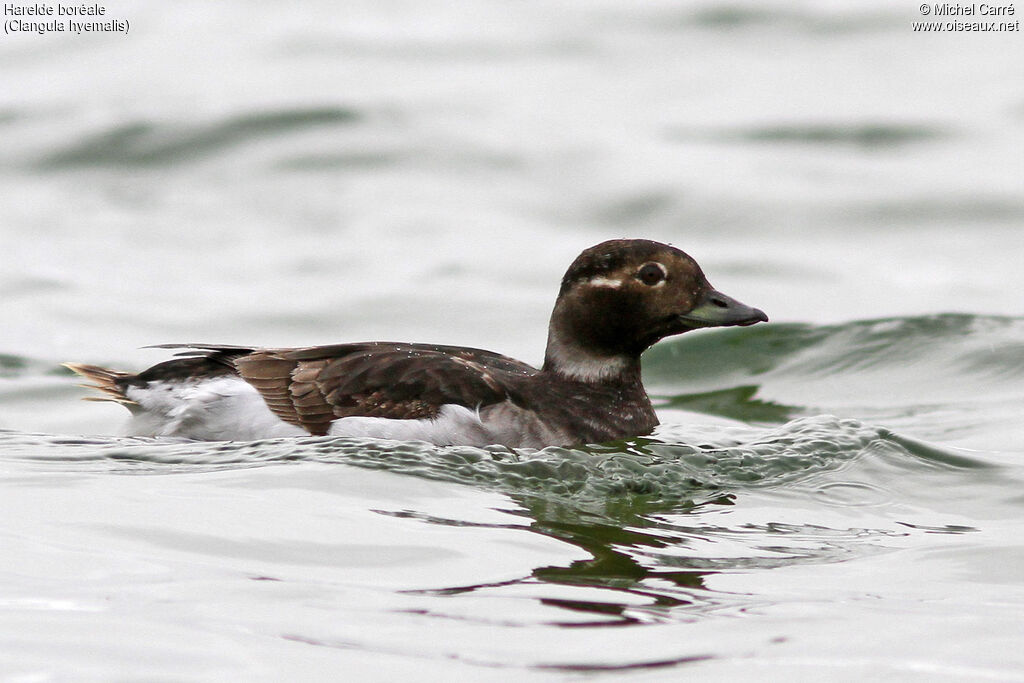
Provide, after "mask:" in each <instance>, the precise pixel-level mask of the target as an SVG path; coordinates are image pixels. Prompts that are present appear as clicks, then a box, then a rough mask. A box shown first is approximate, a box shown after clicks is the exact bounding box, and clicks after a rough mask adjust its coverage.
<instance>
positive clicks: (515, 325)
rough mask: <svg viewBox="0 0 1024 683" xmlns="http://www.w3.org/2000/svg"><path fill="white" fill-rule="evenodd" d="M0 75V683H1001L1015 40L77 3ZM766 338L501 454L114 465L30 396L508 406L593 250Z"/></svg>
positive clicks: (90, 434) (308, 454) (1011, 668)
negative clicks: (78, 682) (735, 301)
mask: <svg viewBox="0 0 1024 683" xmlns="http://www.w3.org/2000/svg"><path fill="white" fill-rule="evenodd" d="M107 8H108V14H109V15H111V16H119V17H126V18H128V19H130V21H131V25H132V28H131V30H130V32H129V34H128V35H127V36H123V35H116V34H106V35H104V34H98V35H83V36H37V35H36V36H33V35H21V36H4V37H3V39H2V40H0V65H2V70H0V84H2V86H3V87H0V142H2V145H0V148H2V149H3V152H2V153H0V175H2V183H3V188H4V190H3V192H2V193H0V215H2V216H3V221H2V223H0V238H2V250H0V314H2V319H3V321H4V324H3V326H2V328H0V429H2V430H3V431H0V473H2V474H0V491H2V495H0V519H2V520H3V523H2V524H0V548H2V552H0V576H2V580H0V586H2V587H3V590H2V592H0V677H3V678H5V679H10V680H25V681H36V680H68V679H86V680H124V679H146V680H152V679H168V680H238V679H245V680H266V681H270V680H281V679H292V680H334V679H336V678H337V676H338V675H339V672H344V675H345V676H346V677H352V678H356V677H358V678H361V679H369V680H395V679H397V678H400V677H410V678H412V677H415V678H416V679H418V680H419V679H425V680H442V679H443V680H450V679H452V678H464V679H466V680H508V679H509V678H511V677H529V678H532V679H540V680H547V679H550V680H574V679H577V678H581V677H586V678H614V679H616V680H617V679H619V678H623V677H627V676H628V677H629V678H630V679H636V680H678V679H679V678H681V677H685V676H693V677H702V678H709V679H711V678H714V679H719V680H765V679H768V680H775V679H782V678H785V679H786V680H822V679H827V680H869V679H886V678H889V679H898V680H927V681H933V680H950V681H954V680H955V681H959V680H965V679H977V680H1024V674H1022V673H1021V672H1022V671H1024V655H1021V653H1020V647H1019V643H1020V642H1021V639H1022V637H1024V618H1022V617H1021V616H1020V615H1021V614H1022V609H1024V580H1022V578H1021V577H1022V576H1024V531H1022V527H1021V525H1020V523H1019V519H1020V518H1021V515H1022V511H1024V496H1022V494H1021V483H1022V480H1024V466H1022V456H1024V438H1022V437H1024V423H1022V420H1021V405H1022V402H1024V383H1022V373H1024V370H1022V368H1024V363H1022V362H1021V361H1022V358H1024V317H1022V316H1024V311H1022V307H1021V299H1020V291H1021V290H1022V286H1024V275H1022V271H1021V269H1020V265H1019V264H1020V261H1021V255H1022V253H1024V231H1022V227H1024V199H1022V197H1021V184H1020V179H1021V177H1024V161H1022V159H1024V157H1022V155H1021V154H1020V150H1021V149H1022V143H1024V127H1022V123H1024V105H1022V103H1024V89H1022V86H1021V80H1020V69H1019V64H1020V63H1021V57H1024V50H1022V45H1024V44H1022V42H1021V39H1020V37H1019V34H1010V33H1007V34H985V35H980V34H976V35H969V34H933V35H923V34H915V33H913V32H912V30H911V27H910V23H911V21H914V20H917V19H919V18H920V17H919V16H918V15H917V12H918V9H917V4H908V5H907V6H906V7H900V6H898V4H896V5H894V4H893V3H890V2H866V3H865V2H859V3H800V2H757V3H754V2H736V3H730V4H728V5H717V4H710V3H709V4H704V3H688V2H669V1H665V2H655V3H645V4H644V6H643V7H636V6H634V5H630V4H623V3H614V2H610V1H601V2H593V1H589V2H586V3H582V2H570V1H565V2H543V3H541V2H521V3H515V4H512V5H509V4H507V3H496V2H495V3H491V2H482V3H475V4H473V5H470V6H455V5H451V4H445V3H432V2H416V3H413V2H405V1H402V0H397V1H395V2H388V3H380V2H372V3H370V2H367V3H360V2H353V3H345V6H344V8H343V9H341V8H340V6H339V5H337V4H336V3H328V2H312V1H310V2H305V3H300V4H298V5H296V4H292V5H289V6H288V7H272V6H266V7H264V6H259V7H256V6H252V5H250V4H247V3H236V2H219V3H216V4H212V3H159V2H132V3H126V2H111V3H108V5H107ZM619 236H637V237H647V238H652V239H659V240H663V241H671V242H673V243H674V244H676V245H678V246H680V247H681V248H683V249H684V250H686V251H688V252H689V253H691V254H692V255H693V256H695V257H696V258H697V259H698V260H699V261H700V262H701V264H702V265H703V266H704V268H705V270H706V271H707V272H708V274H709V276H710V279H711V281H712V283H714V284H715V285H716V286H717V287H719V288H720V289H722V290H723V291H725V292H726V293H728V294H730V295H733V296H736V297H737V298H739V299H740V300H742V301H745V302H747V303H750V304H752V305H756V306H758V307H760V308H763V309H764V310H765V311H767V312H768V314H769V315H770V316H771V317H772V321H773V322H772V323H770V324H768V325H759V326H756V327H752V328H747V329H730V330H719V331H699V332H695V333H693V334H688V335H686V336H684V337H680V338H678V339H675V340H670V341H667V342H665V343H663V344H661V345H659V346H657V347H655V348H654V349H652V350H651V351H650V352H649V353H648V354H647V356H646V357H645V361H644V362H645V378H646V383H647V386H648V388H649V390H650V392H651V394H652V396H653V397H654V398H655V402H656V405H657V408H658V411H659V414H660V416H661V418H662V422H663V423H664V424H663V425H662V426H661V427H660V428H659V429H658V430H657V431H656V432H655V434H653V435H651V436H648V437H638V438H635V439H631V440H627V441H624V442H619V443H613V444H605V445H599V446H591V447H587V448H577V449H560V448H552V449H545V450H543V451H538V452H532V451H517V452H512V451H509V450H507V449H503V448H497V447H496V448H490V449H474V448H434V447H430V446H426V445H423V444H418V443H396V442H382V441H368V440H344V439H341V440H339V439H325V438H309V439H295V440H271V441H263V442H254V443H217V444H197V443H188V442H169V441H152V440H145V439H134V438H122V437H113V436H110V435H111V434H115V433H116V432H117V430H118V428H119V426H120V424H121V423H122V422H123V419H124V415H123V410H122V409H121V408H119V407H118V406H114V405H111V404H96V403H87V402H82V401H79V400H77V399H78V398H79V397H81V396H82V395H83V391H82V390H80V389H78V388H76V387H75V386H74V383H75V381H74V379H73V378H72V377H71V376H70V374H69V373H67V372H66V371H64V370H63V369H62V368H61V367H60V366H59V363H60V362H61V361H66V360H71V361H83V362H94V363H101V364H108V365H111V366H113V367H119V368H126V369H130V368H136V369H139V368H143V367H145V366H147V365H148V364H152V363H154V362H157V361H158V360H162V359H163V358H164V357H165V353H164V352H162V351H156V350H144V349H140V348H139V347H142V346H144V345H147V344H154V343H163V342H188V341H196V342H220V343H242V344H266V345H299V344H316V343H331V342H339V341H345V340H352V341H355V340H371V339H395V340H408V341H428V342H435V343H448V344H465V345H471V346H477V347H483V348H490V349H494V350H496V351H500V352H504V353H508V354H510V355H513V356H516V357H520V358H523V359H524V360H527V361H533V362H537V361H539V359H540V357H541V355H542V351H543V337H544V332H545V325H546V320H547V316H548V314H549V312H550V306H551V303H552V301H553V298H554V295H555V291H556V287H557V282H558V279H559V278H560V276H561V274H562V272H563V271H564V269H565V267H566V266H567V265H568V263H569V262H570V261H571V260H572V258H573V257H574V256H575V255H576V254H577V253H578V252H579V251H580V250H582V249H583V248H584V247H586V246H589V245H591V244H594V243H596V242H598V241H600V240H603V239H607V238H611V237H619Z"/></svg>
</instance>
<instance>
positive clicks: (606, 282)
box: [587, 276, 622, 289]
mask: <svg viewBox="0 0 1024 683" xmlns="http://www.w3.org/2000/svg"><path fill="white" fill-rule="evenodd" d="M587 284H588V285H590V286H591V287H611V288H612V289H618V288H619V287H621V286H622V280H615V279H612V278H609V277H602V276H594V277H592V278H590V279H589V280H587Z"/></svg>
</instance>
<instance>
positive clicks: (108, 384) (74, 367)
mask: <svg viewBox="0 0 1024 683" xmlns="http://www.w3.org/2000/svg"><path fill="white" fill-rule="evenodd" d="M62 365H63V366H64V367H66V368H67V369H69V370H71V371H72V372H74V373H75V374H77V375H79V376H81V377H84V378H85V379H87V380H89V383H82V384H79V385H78V386H80V387H84V388H86V389H96V390H98V391H100V392H102V393H104V394H106V396H85V397H83V399H82V400H84V401H113V402H115V403H120V404H121V405H124V406H137V405H138V404H137V403H136V402H135V401H133V400H131V399H130V398H128V397H127V396H125V394H124V390H123V389H122V388H121V384H120V383H119V381H118V380H121V379H124V378H125V377H131V375H130V374H129V373H127V372H118V371H117V370H109V369H107V368H101V367H100V366H98V365H86V364H84V363H62Z"/></svg>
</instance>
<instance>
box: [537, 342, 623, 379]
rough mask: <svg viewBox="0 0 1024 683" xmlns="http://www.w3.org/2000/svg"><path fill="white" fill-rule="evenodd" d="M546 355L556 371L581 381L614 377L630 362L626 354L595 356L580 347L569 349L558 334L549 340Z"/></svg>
mask: <svg viewBox="0 0 1024 683" xmlns="http://www.w3.org/2000/svg"><path fill="white" fill-rule="evenodd" d="M546 355H547V357H548V358H549V359H550V360H551V362H552V364H553V366H554V370H555V372H557V373H558V374H560V375H562V376H564V377H567V378H569V379H575V380H579V381H580V382H597V381H599V380H602V379H607V378H609V377H614V376H615V375H618V374H620V373H621V372H622V371H623V370H625V369H626V366H627V365H628V364H629V359H628V358H627V357H625V356H594V355H591V354H588V353H585V352H583V351H581V350H579V349H573V350H571V351H570V350H567V349H566V347H565V344H563V343H562V341H561V340H560V339H558V337H557V336H552V338H551V339H550V340H549V341H548V349H547V354H546Z"/></svg>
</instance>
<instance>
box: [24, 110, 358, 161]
mask: <svg viewBox="0 0 1024 683" xmlns="http://www.w3.org/2000/svg"><path fill="white" fill-rule="evenodd" d="M361 118H362V117H361V115H360V114H359V113H358V112H356V111H355V110H352V109H346V108H340V107H317V108H309V109H284V110H277V111H261V112H248V113H244V114H239V115H236V116H232V117H228V118H226V119H223V120H220V121H214V122H212V123H204V122H200V123H188V124H171V123H154V122H150V121H139V122H135V123H129V124H124V125H119V126H117V127H115V128H112V129H110V130H107V131H105V132H101V133H98V134H96V135H93V136H91V137H89V138H87V139H85V140H83V141H81V142H74V143H71V144H69V145H68V146H67V147H65V148H64V149H60V150H57V151H55V152H53V153H51V154H49V155H47V156H46V157H44V158H43V159H42V160H41V161H40V162H39V163H38V166H39V167H40V168H42V169H45V170H55V169H56V170H59V169H65V168H76V167H81V166H124V165H129V166H157V165H161V164H169V163H175V162H185V161H192V160H197V159H201V158H204V157H207V156H209V155H212V154H214V153H217V152H221V151H223V150H225V149H229V148H232V147H236V146H239V145H243V144H247V143H251V142H254V141H256V140H260V139H268V138H275V137H279V136H281V135H285V134H289V133H294V132H297V131H302V130H306V129H309V128H313V127H323V126H348V125H351V124H353V123H356V122H358V121H359V120H360V119H361Z"/></svg>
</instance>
